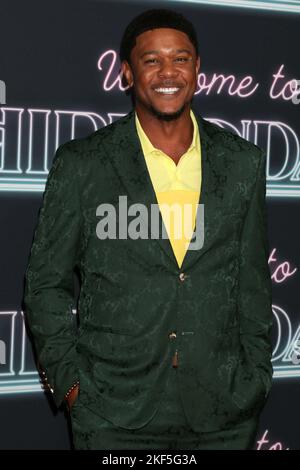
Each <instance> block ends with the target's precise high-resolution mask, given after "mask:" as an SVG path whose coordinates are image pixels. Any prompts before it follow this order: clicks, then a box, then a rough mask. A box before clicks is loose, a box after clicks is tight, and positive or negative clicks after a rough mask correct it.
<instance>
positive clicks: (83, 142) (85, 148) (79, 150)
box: [56, 113, 131, 160]
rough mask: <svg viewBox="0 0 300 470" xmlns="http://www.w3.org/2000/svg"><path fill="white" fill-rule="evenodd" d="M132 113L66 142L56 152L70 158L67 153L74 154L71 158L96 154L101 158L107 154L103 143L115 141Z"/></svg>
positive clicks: (90, 156)
mask: <svg viewBox="0 0 300 470" xmlns="http://www.w3.org/2000/svg"><path fill="white" fill-rule="evenodd" d="M130 114H131V113H128V114H126V115H125V116H123V117H121V118H119V119H117V120H116V121H114V122H112V123H110V124H107V125H106V126H103V127H101V128H100V129H97V130H96V131H94V132H92V133H90V134H88V135H87V136H85V137H80V138H75V139H71V140H69V141H67V142H64V143H63V144H61V145H60V146H59V147H58V148H57V150H56V154H58V155H62V156H63V158H68V157H67V155H72V157H70V158H73V159H76V160H82V159H83V160H86V159H87V158H93V156H96V155H97V158H99V157H100V158H101V156H103V155H105V152H104V150H103V149H104V147H103V144H105V143H107V144H108V145H109V143H110V142H112V141H113V139H114V136H115V135H116V134H117V133H118V132H119V130H120V129H121V127H122V126H123V125H124V124H125V123H127V121H128V119H129V118H130Z"/></svg>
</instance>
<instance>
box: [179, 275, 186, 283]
mask: <svg viewBox="0 0 300 470" xmlns="http://www.w3.org/2000/svg"><path fill="white" fill-rule="evenodd" d="M186 278H187V274H185V273H180V274H179V279H180V280H181V282H183V281H185V280H186Z"/></svg>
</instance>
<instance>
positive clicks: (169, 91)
mask: <svg viewBox="0 0 300 470" xmlns="http://www.w3.org/2000/svg"><path fill="white" fill-rule="evenodd" d="M178 90H179V88H155V91H157V92H158V93H167V94H168V95H172V94H173V93H176V92H177V91H178Z"/></svg>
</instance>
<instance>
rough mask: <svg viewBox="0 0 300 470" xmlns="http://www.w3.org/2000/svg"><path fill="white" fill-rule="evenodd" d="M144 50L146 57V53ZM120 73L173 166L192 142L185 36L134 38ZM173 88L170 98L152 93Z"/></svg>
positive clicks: (161, 31)
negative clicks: (128, 60)
mask: <svg viewBox="0 0 300 470" xmlns="http://www.w3.org/2000/svg"><path fill="white" fill-rule="evenodd" d="M149 51H156V52H151V54H148V52H149ZM130 62H131V63H130V64H129V63H128V62H127V61H123V62H122V66H121V67H122V72H123V74H124V75H125V77H126V80H127V83H128V85H129V86H130V87H133V91H134V94H135V110H136V112H137V115H138V118H139V121H140V123H141V125H142V127H143V129H144V131H145V132H146V134H147V136H148V137H149V139H150V141H151V143H152V144H153V145H154V147H156V148H158V149H160V150H162V151H163V152H164V153H166V154H167V155H169V156H170V157H171V158H172V159H173V161H174V162H175V163H176V165H177V164H178V162H179V160H180V157H181V156H182V155H183V154H184V153H185V152H186V151H187V150H188V148H189V146H190V145H191V143H192V139H193V123H192V120H191V116H190V108H191V101H192V98H193V95H194V93H195V91H196V87H197V78H198V73H199V70H200V57H199V56H198V57H197V54H196V51H195V48H194V46H193V44H192V43H191V41H190V39H189V37H188V36H187V35H186V34H185V33H183V32H182V31H178V30H176V29H172V28H157V29H152V30H150V31H146V32H145V33H142V34H140V35H139V36H138V37H137V38H136V45H135V46H134V48H133V49H132V51H131V54H130ZM160 87H162V88H165V87H179V91H178V92H176V93H175V94H173V95H167V94H161V93H158V92H156V91H155V88H160ZM78 392H79V385H77V386H76V387H75V388H74V389H73V390H72V392H71V393H70V395H69V397H68V399H67V403H68V406H69V409H71V407H72V406H73V404H74V402H75V401H76V400H77V397H78Z"/></svg>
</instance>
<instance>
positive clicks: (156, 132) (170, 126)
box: [135, 107, 194, 163]
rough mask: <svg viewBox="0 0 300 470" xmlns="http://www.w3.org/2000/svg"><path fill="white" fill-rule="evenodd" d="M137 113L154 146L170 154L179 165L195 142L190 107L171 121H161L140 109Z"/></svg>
mask: <svg viewBox="0 0 300 470" xmlns="http://www.w3.org/2000/svg"><path fill="white" fill-rule="evenodd" d="M135 111H136V113H137V117H138V119H139V121H140V124H141V126H142V128H143V130H144V132H145V134H146V135H147V137H148V138H149V140H150V142H151V143H152V145H153V146H154V147H156V148H158V149H160V150H162V151H163V152H165V153H166V154H168V155H169V156H170V157H172V158H173V160H174V161H175V163H177V162H178V160H179V158H180V156H181V155H182V154H183V153H185V152H186V150H187V149H188V148H189V146H190V145H191V143H192V140H193V132H194V127H193V122H192V119H191V116H190V107H187V108H186V109H185V110H184V111H183V113H182V114H181V115H180V116H179V117H178V118H177V119H174V120H171V121H164V120H161V119H159V118H158V117H156V116H155V115H153V114H150V112H145V111H144V110H141V109H140V108H138V107H136V108H135Z"/></svg>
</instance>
